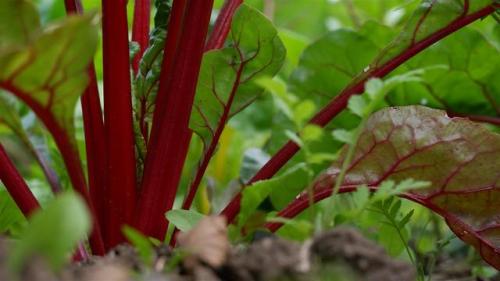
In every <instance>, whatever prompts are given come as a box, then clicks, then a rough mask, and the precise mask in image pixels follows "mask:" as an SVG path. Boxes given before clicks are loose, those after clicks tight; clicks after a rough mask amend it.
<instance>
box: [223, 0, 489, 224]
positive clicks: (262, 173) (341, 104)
mask: <svg viewBox="0 0 500 281" xmlns="http://www.w3.org/2000/svg"><path fill="white" fill-rule="evenodd" d="M496 8H497V6H496V5H490V6H488V7H486V8H484V9H481V10H479V11H477V12H475V13H473V14H470V15H462V16H460V17H458V18H457V19H456V20H454V21H452V22H451V23H450V24H449V25H447V26H446V27H444V28H442V29H440V30H438V31H436V32H435V33H433V34H431V35H430V36H428V37H426V38H425V39H423V40H421V41H419V42H416V43H415V44H413V45H410V46H409V47H408V48H407V49H406V50H405V51H404V52H403V53H401V54H400V55H398V56H396V57H394V58H393V59H391V60H390V61H388V62H387V63H385V64H383V65H382V66H380V67H378V68H375V69H373V70H372V71H371V72H369V73H368V75H366V76H365V77H364V78H363V79H360V80H359V81H356V83H354V84H351V85H350V86H347V88H345V89H344V90H343V91H342V92H341V93H340V94H339V95H338V96H336V97H335V98H334V99H333V100H332V101H331V102H330V103H329V104H328V105H326V106H325V107H324V108H323V109H322V110H321V111H320V112H318V113H317V114H316V115H315V116H314V117H313V118H312V119H311V121H310V123H312V124H316V125H319V126H322V127H324V126H325V125H326V124H328V123H329V122H330V121H331V120H332V119H333V118H334V117H335V116H337V115H338V114H339V113H340V112H341V111H342V110H344V108H345V107H346V106H347V102H348V100H349V98H350V97H351V96H353V95H355V94H360V93H362V92H363V91H364V84H365V82H366V81H367V80H368V79H370V78H372V77H384V76H386V75H387V74H389V73H390V72H391V71H393V70H394V69H396V68H397V67H398V66H400V65H401V64H403V63H404V62H406V61H407V60H409V59H411V58H412V57H414V56H415V55H416V54H418V53H420V52H421V51H423V50H425V49H426V48H427V47H429V46H430V45H432V44H434V43H436V42H438V41H439V40H441V39H443V38H444V37H446V36H448V35H450V34H452V33H453V32H455V31H457V30H459V29H460V28H462V27H464V26H466V25H468V24H470V23H472V22H474V21H476V20H477V19H480V18H483V17H485V16H487V15H489V14H491V13H493V12H494V11H495V9H496ZM299 149H300V148H299V147H298V146H297V145H296V144H295V143H294V142H292V141H289V142H288V143H286V144H285V146H283V147H282V148H281V149H280V150H279V151H278V152H277V153H276V154H275V155H274V156H273V157H272V158H271V159H270V160H269V161H268V162H267V163H266V164H265V165H264V167H262V168H261V169H260V170H259V171H258V172H257V174H256V175H255V176H254V177H253V178H252V179H251V180H250V181H249V183H248V184H252V183H254V182H256V181H259V180H265V179H269V178H271V177H272V176H274V175H275V174H276V173H277V172H278V171H279V170H280V169H281V167H283V166H284V165H285V164H286V163H287V162H288V161H289V160H290V159H291V158H292V157H293V156H294V155H295V153H297V152H298V151H299ZM240 200H241V193H238V194H237V195H236V196H235V197H234V198H233V199H232V200H231V201H230V203H229V204H228V205H227V206H226V208H225V209H224V210H223V211H222V214H223V215H224V216H226V218H227V220H228V222H232V221H233V220H234V218H235V217H236V215H237V213H238V212H239V209H240Z"/></svg>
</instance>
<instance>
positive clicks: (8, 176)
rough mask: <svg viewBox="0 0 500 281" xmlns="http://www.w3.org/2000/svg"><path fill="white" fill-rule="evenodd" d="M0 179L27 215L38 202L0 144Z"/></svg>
mask: <svg viewBox="0 0 500 281" xmlns="http://www.w3.org/2000/svg"><path fill="white" fill-rule="evenodd" d="M0 180H1V181H2V183H3V184H4V185H5V188H6V189H7V191H8V192H9V194H10V196H11V197H12V199H14V202H16V204H17V206H18V207H19V209H21V212H22V213H23V214H24V215H25V216H26V217H29V216H30V215H31V214H32V213H33V212H34V211H35V210H37V209H38V208H40V204H38V201H37V200H36V198H35V196H34V195H33V193H32V192H31V190H30V189H29V187H28V185H27V184H26V182H25V181H24V179H23V177H22V176H21V175H20V174H19V172H18V171H17V169H16V167H15V166H14V164H13V163H12V161H11V160H10V158H9V156H8V155H7V152H5V149H4V148H3V146H2V144H0Z"/></svg>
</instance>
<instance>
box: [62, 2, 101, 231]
mask: <svg viewBox="0 0 500 281" xmlns="http://www.w3.org/2000/svg"><path fill="white" fill-rule="evenodd" d="M64 3H65V6H66V11H67V12H68V14H81V13H83V8H82V5H81V2H80V0H65V1H64ZM88 72H89V78H90V81H89V85H88V86H87V89H85V92H84V93H83V95H82V98H81V106H82V114H83V128H84V133H85V150H86V155H87V172H88V178H89V192H90V197H91V200H92V203H93V204H94V207H95V209H96V213H97V217H98V218H99V222H101V225H100V227H101V229H104V214H105V211H106V202H105V198H106V197H105V196H104V195H105V194H106V153H105V143H104V122H103V119H102V109H101V101H100V98H99V89H98V86H97V77H96V73H95V68H94V64H93V63H91V64H90V66H89V70H88Z"/></svg>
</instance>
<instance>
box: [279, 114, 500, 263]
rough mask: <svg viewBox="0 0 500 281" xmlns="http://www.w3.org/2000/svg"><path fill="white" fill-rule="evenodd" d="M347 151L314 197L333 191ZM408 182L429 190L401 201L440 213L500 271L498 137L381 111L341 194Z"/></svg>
mask: <svg viewBox="0 0 500 281" xmlns="http://www.w3.org/2000/svg"><path fill="white" fill-rule="evenodd" d="M346 151H347V147H345V148H344V149H343V150H342V152H341V156H340V158H339V159H338V160H337V161H336V162H335V163H333V164H332V166H331V167H330V168H328V169H327V170H326V171H325V172H324V173H323V174H322V175H321V176H320V177H319V178H318V180H317V181H316V183H315V189H316V195H315V197H316V200H321V199H322V198H325V197H327V196H329V195H330V194H331V188H332V186H333V185H334V182H335V179H336V176H337V175H338V173H339V171H340V167H341V166H342V162H343V157H344V156H343V155H345V152H346ZM408 178H413V179H415V180H420V181H428V182H430V183H431V185H430V187H429V188H426V189H419V190H414V191H410V192H408V193H407V194H404V195H403V197H406V198H408V199H410V200H413V201H416V202H418V203H420V204H422V205H424V206H426V207H428V208H430V209H431V210H433V211H435V212H436V213H438V214H440V215H441V216H443V217H444V218H445V219H446V221H447V223H448V225H449V226H450V228H451V229H452V230H453V231H454V232H455V233H456V234H457V236H458V237H460V238H461V239H462V240H463V241H465V242H466V243H468V244H470V245H472V246H474V247H475V248H476V249H478V251H479V252H480V253H481V255H482V256H483V258H484V259H485V260H486V261H487V262H489V263H490V264H491V265H493V266H495V267H496V268H499V269H500V135H498V134H495V133H492V132H490V131H489V130H488V129H486V128H485V127H483V126H482V125H481V124H477V123H474V122H471V121H469V120H467V119H463V118H450V117H448V116H447V115H446V113H445V112H444V111H440V110H435V109H430V108H427V107H421V106H407V107H395V108H387V109H384V110H382V111H379V112H377V113H375V114H374V115H373V116H372V117H371V118H370V119H369V121H368V123H367V126H366V127H365V129H364V131H363V133H362V135H361V137H360V139H359V141H358V143H357V147H356V149H355V155H354V158H353V161H352V163H351V165H350V166H349V168H348V170H347V174H346V176H345V179H344V181H343V183H342V185H341V192H343V191H349V190H352V189H354V188H355V187H357V186H359V185H368V186H370V187H372V188H376V187H377V186H378V185H379V184H380V183H381V182H383V181H385V180H394V181H396V182H399V181H402V180H404V179H408ZM304 200H305V202H306V203H307V200H308V197H307V195H306V194H304V195H302V197H301V198H298V199H297V200H296V201H295V202H294V203H292V205H290V206H289V207H288V208H287V209H285V210H284V211H282V212H281V215H283V216H290V215H291V213H293V212H296V211H297V206H299V205H300V204H303V203H304V202H303V201H304ZM293 209H295V210H293Z"/></svg>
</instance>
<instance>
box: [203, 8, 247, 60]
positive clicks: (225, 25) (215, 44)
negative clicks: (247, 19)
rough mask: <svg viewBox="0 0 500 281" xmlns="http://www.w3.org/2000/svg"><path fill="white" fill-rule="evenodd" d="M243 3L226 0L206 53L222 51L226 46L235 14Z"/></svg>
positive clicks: (209, 39)
mask: <svg viewBox="0 0 500 281" xmlns="http://www.w3.org/2000/svg"><path fill="white" fill-rule="evenodd" d="M242 3H243V0H226V2H225V3H224V6H223V7H222V9H221V10H220V13H219V16H218V17H217V20H216V21H215V25H214V29H213V30H212V33H211V34H210V37H209V38H208V41H207V45H206V46H205V51H210V50H214V49H220V48H222V47H223V46H224V41H226V38H227V35H228V34H229V30H230V29H231V22H232V19H233V15H234V12H235V11H236V9H238V7H239V6H240V5H241V4H242Z"/></svg>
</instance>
